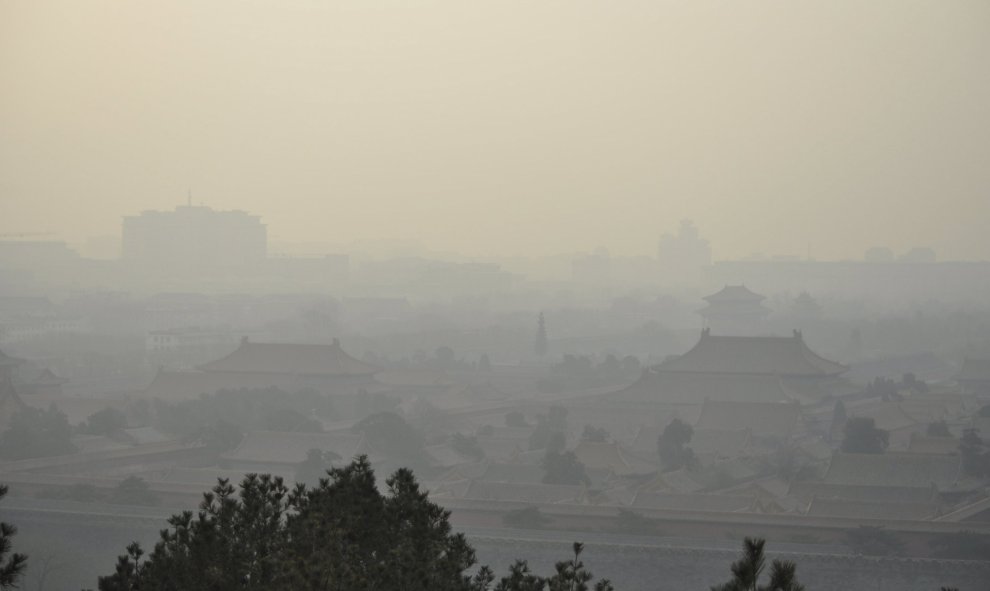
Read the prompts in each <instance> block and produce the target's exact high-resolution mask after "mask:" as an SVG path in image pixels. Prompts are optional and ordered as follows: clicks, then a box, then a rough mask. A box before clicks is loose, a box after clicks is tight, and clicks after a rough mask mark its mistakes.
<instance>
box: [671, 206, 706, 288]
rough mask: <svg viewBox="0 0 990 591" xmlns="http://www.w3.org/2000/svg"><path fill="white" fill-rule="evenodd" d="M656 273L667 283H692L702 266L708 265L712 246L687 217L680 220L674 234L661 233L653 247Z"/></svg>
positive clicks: (698, 278) (697, 277)
mask: <svg viewBox="0 0 990 591" xmlns="http://www.w3.org/2000/svg"><path fill="white" fill-rule="evenodd" d="M657 261H658V262H659V264H660V272H661V273H662V274H663V276H664V278H665V280H666V281H667V282H669V283H677V284H687V285H696V284H697V283H698V282H700V280H701V277H702V269H704V268H705V267H708V266H709V265H711V264H712V247H711V245H710V244H709V243H708V241H707V240H705V239H704V238H702V237H701V236H700V235H699V234H698V228H697V227H696V226H695V225H694V222H692V221H691V220H684V221H682V222H681V227H680V229H679V230H678V232H677V235H676V236H673V235H671V234H664V235H663V236H661V237H660V244H659V246H658V247H657Z"/></svg>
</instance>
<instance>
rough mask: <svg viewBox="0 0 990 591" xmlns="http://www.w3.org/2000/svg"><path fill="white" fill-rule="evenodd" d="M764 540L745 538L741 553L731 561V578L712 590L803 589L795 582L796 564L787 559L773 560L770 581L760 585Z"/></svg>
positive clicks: (762, 590) (763, 559) (763, 561)
mask: <svg viewBox="0 0 990 591" xmlns="http://www.w3.org/2000/svg"><path fill="white" fill-rule="evenodd" d="M765 545H766V540H762V539H759V538H746V539H745V540H743V554H742V556H741V557H740V558H739V560H737V561H735V562H733V563H732V567H731V570H732V579H731V580H730V581H729V582H727V583H724V584H722V585H716V586H714V587H712V591H804V585H801V584H800V583H798V582H797V576H796V572H797V566H796V565H795V564H794V563H793V562H791V561H789V560H774V561H773V562H772V563H771V565H770V581H769V582H767V584H766V585H760V575H761V574H762V573H763V570H764V569H765V568H766V562H767V559H766V556H765V555H764V553H763V547H764V546H765Z"/></svg>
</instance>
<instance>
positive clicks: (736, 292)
mask: <svg viewBox="0 0 990 591" xmlns="http://www.w3.org/2000/svg"><path fill="white" fill-rule="evenodd" d="M702 299H703V300H705V301H706V302H708V303H709V304H714V303H721V302H732V303H736V302H753V303H759V302H762V301H763V300H765V299H767V298H766V296H762V295H760V294H758V293H756V292H754V291H752V290H750V289H749V288H748V287H746V286H745V285H726V286H725V287H723V288H722V290H721V291H719V292H718V293H713V294H712V295H710V296H706V297H704V298H702Z"/></svg>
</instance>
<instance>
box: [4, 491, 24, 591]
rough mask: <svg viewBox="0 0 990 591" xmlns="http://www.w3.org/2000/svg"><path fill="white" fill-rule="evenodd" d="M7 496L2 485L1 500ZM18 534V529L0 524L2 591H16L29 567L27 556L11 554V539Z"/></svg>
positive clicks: (6, 524) (7, 524)
mask: <svg viewBox="0 0 990 591" xmlns="http://www.w3.org/2000/svg"><path fill="white" fill-rule="evenodd" d="M5 496H7V487H6V486H4V485H2V484H0V499H3V498H4V497H5ZM16 533H17V528H16V527H14V526H13V525H11V524H9V523H4V522H0V589H16V588H17V581H18V580H19V579H20V578H21V575H23V574H24V568H25V566H27V556H24V555H23V554H17V553H16V552H14V553H11V550H12V544H11V541H10V539H11V538H13V537H14V534H16Z"/></svg>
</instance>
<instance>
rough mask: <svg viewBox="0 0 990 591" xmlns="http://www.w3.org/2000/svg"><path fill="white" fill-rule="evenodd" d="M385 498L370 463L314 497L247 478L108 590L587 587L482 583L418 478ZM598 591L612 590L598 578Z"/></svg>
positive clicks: (348, 469) (187, 520)
mask: <svg viewBox="0 0 990 591" xmlns="http://www.w3.org/2000/svg"><path fill="white" fill-rule="evenodd" d="M386 485H387V490H386V492H385V493H382V492H381V491H379V489H378V486H377V484H376V482H375V475H374V472H373V471H372V469H371V466H370V464H369V463H368V460H367V458H365V457H363V456H361V457H358V458H357V459H355V460H354V461H353V462H351V463H350V464H348V465H347V466H344V467H341V468H333V469H331V470H330V471H329V472H328V478H325V479H321V480H320V482H319V483H318V484H317V485H316V486H314V487H311V488H307V487H306V485H304V484H297V485H295V487H294V488H292V489H290V488H288V487H287V486H286V485H285V484H284V483H283V482H282V480H281V479H280V478H276V477H272V476H270V475H260V476H259V475H257V474H249V475H248V476H247V477H246V478H245V479H244V480H243V481H242V482H241V484H240V487H239V490H238V489H237V487H234V486H233V485H231V484H230V483H229V482H228V481H227V480H222V479H221V480H220V481H219V483H218V484H217V486H216V487H214V488H213V490H212V491H211V492H209V493H206V494H205V495H204V498H203V502H202V504H201V506H200V509H199V511H198V513H196V514H193V513H192V512H191V511H186V512H184V513H180V514H177V515H173V516H172V517H171V518H170V519H169V520H168V525H169V527H168V529H166V530H163V531H162V533H161V539H160V540H159V541H158V543H157V544H156V545H155V548H154V549H153V550H152V551H151V552H150V554H148V555H145V553H144V551H143V550H142V549H141V548H140V546H138V545H137V544H132V545H130V546H128V548H127V553H126V554H124V555H122V556H120V558H119V559H118V562H117V566H116V569H115V571H114V572H113V573H112V574H110V575H107V576H105V577H100V579H99V589H100V591H131V590H134V589H141V590H142V591H159V590H161V591H165V590H178V589H182V590H183V591H207V590H213V589H233V588H237V589H249V590H250V589H256V590H259V591H260V590H266V591H269V590H271V591H283V590H284V591H288V590H296V589H303V590H305V589H321V590H341V591H343V590H347V591H400V590H401V591H489V590H491V591H542V590H544V589H547V588H549V589H550V590H555V589H568V590H574V591H580V590H585V591H586V590H588V589H589V587H588V583H589V582H590V580H591V578H592V575H591V573H589V572H588V571H587V570H586V569H585V568H584V564H583V563H582V562H581V561H580V553H581V547H580V545H576V546H575V554H574V557H573V559H571V560H567V561H563V562H559V563H558V564H557V568H556V572H555V573H554V574H553V575H552V576H550V577H546V578H544V577H539V576H536V575H534V574H533V573H531V572H530V570H529V566H528V565H527V564H526V563H525V562H517V563H516V564H514V565H513V566H512V567H511V569H510V572H509V574H508V575H507V576H505V577H502V578H501V579H499V580H498V581H496V577H495V575H494V573H493V572H492V570H491V569H489V568H487V567H481V568H480V569H478V570H477V571H476V572H475V573H474V574H473V575H471V574H468V570H469V569H471V568H472V567H473V566H474V564H475V553H474V549H473V548H472V547H471V546H470V545H469V544H468V542H467V540H466V538H465V537H464V535H463V534H460V533H454V532H453V531H452V530H451V526H450V523H449V520H448V519H449V517H450V513H449V511H447V510H445V509H443V508H442V507H440V506H439V505H436V504H434V503H432V502H430V501H429V499H428V497H427V493H426V492H423V491H421V490H420V488H419V485H418V484H417V482H416V479H415V478H414V476H413V473H412V472H411V471H410V470H408V469H405V468H403V469H400V470H398V471H396V472H395V474H393V475H392V476H391V477H390V478H389V479H388V480H387V481H386ZM594 589H596V590H597V591H607V590H610V589H611V586H610V585H609V584H608V582H607V581H600V582H598V583H597V584H596V585H595V586H594Z"/></svg>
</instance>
